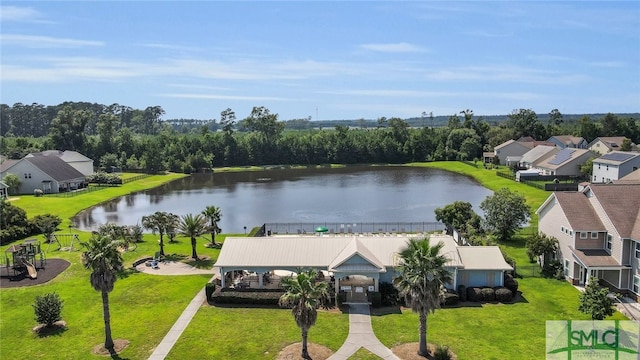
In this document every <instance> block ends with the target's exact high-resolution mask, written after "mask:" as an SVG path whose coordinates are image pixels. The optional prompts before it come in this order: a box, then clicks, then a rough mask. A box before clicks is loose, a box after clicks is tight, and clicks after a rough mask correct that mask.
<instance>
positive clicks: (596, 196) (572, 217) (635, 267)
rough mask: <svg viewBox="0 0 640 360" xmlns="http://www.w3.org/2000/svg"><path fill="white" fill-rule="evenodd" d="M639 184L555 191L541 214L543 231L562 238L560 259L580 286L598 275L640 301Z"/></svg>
mask: <svg viewBox="0 0 640 360" xmlns="http://www.w3.org/2000/svg"><path fill="white" fill-rule="evenodd" d="M638 199H640V183H635V184H591V185H587V186H586V187H585V188H584V189H583V190H581V191H573V192H554V193H553V194H551V195H550V196H549V197H548V198H547V200H545V202H544V203H543V204H542V205H541V206H540V207H539V208H538V209H537V210H536V214H538V230H539V231H540V233H543V234H545V235H548V236H552V237H555V238H557V239H558V242H559V244H560V251H559V253H558V254H556V259H557V260H559V261H561V262H562V264H563V267H564V275H565V277H566V278H567V279H568V280H569V281H570V282H572V283H573V284H575V285H584V284H586V283H588V281H589V278H591V277H596V278H598V279H600V280H602V281H605V282H606V283H608V284H609V286H610V287H612V288H613V289H615V291H619V292H629V293H630V294H633V296H635V297H636V299H638V300H640V201H638Z"/></svg>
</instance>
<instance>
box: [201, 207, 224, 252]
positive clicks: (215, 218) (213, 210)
mask: <svg viewBox="0 0 640 360" xmlns="http://www.w3.org/2000/svg"><path fill="white" fill-rule="evenodd" d="M202 215H204V217H206V218H207V219H208V220H209V230H211V245H213V246H215V245H216V234H220V231H222V229H220V227H219V226H218V222H220V219H221V218H222V213H221V212H220V208H219V207H217V206H213V205H211V206H207V207H206V208H205V209H204V210H203V211H202Z"/></svg>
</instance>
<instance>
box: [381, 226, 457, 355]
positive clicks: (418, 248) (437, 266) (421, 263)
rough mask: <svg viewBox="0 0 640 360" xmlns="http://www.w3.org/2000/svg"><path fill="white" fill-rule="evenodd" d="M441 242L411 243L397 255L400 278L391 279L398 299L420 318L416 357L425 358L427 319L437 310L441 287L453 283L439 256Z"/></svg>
mask: <svg viewBox="0 0 640 360" xmlns="http://www.w3.org/2000/svg"><path fill="white" fill-rule="evenodd" d="M443 246H444V243H443V242H439V243H438V244H436V245H434V246H431V245H430V244H429V238H428V237H425V238H423V239H410V240H409V242H408V243H407V247H406V248H404V249H403V250H402V251H401V252H400V258H401V263H400V265H399V266H398V273H399V276H398V277H396V278H395V279H393V284H394V285H395V286H396V288H397V289H398V291H399V292H400V295H401V296H404V298H405V301H406V303H407V305H410V306H411V310H412V311H413V312H415V313H418V315H419V318H420V326H419V333H420V342H419V347H418V355H420V356H427V355H428V350H427V316H428V315H429V313H433V312H435V310H436V309H439V308H440V305H441V302H440V301H441V299H442V295H443V289H444V285H445V284H446V283H448V282H451V281H452V279H453V278H452V276H451V272H449V270H447V269H446V268H445V263H446V262H447V258H446V257H445V256H444V255H442V254H440V250H442V247H443Z"/></svg>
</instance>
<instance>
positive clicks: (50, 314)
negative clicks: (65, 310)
mask: <svg viewBox="0 0 640 360" xmlns="http://www.w3.org/2000/svg"><path fill="white" fill-rule="evenodd" d="M32 306H33V310H34V312H35V319H36V321H37V322H38V324H45V325H46V326H48V327H50V326H52V325H53V324H54V323H55V322H56V321H60V320H62V316H61V313H62V300H61V299H60V297H59V296H58V294H56V293H47V294H44V295H43V296H40V295H38V296H36V301H35V303H34V304H33V305H32Z"/></svg>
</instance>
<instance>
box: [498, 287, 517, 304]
mask: <svg viewBox="0 0 640 360" xmlns="http://www.w3.org/2000/svg"><path fill="white" fill-rule="evenodd" d="M496 300H498V301H500V302H502V303H505V302H511V300H513V293H512V292H511V290H509V289H507V288H504V287H502V288H498V289H497V290H496Z"/></svg>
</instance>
